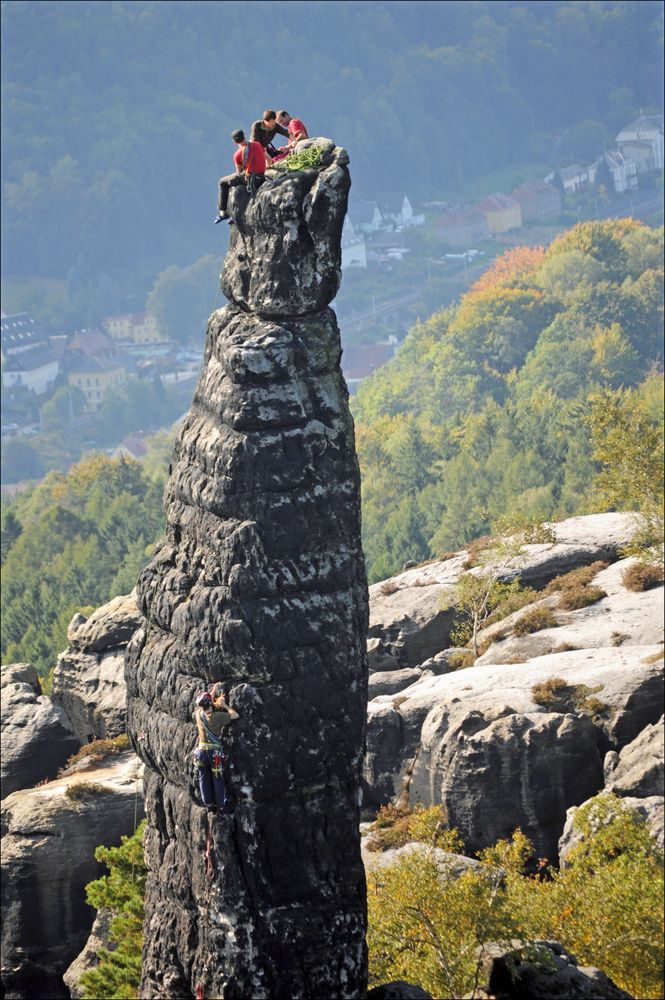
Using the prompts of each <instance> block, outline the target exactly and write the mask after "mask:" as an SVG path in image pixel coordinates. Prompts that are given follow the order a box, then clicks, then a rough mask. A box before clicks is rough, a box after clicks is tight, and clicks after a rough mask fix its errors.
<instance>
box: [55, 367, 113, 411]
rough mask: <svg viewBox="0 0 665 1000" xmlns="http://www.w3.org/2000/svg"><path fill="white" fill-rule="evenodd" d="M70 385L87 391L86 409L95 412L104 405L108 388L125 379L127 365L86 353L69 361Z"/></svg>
mask: <svg viewBox="0 0 665 1000" xmlns="http://www.w3.org/2000/svg"><path fill="white" fill-rule="evenodd" d="M67 367H68V376H67V377H68V381H69V384H70V385H73V386H75V387H76V388H77V389H80V390H81V392H84V393H85V400H86V406H85V408H86V410H87V411H88V412H89V413H95V412H96V411H97V410H98V409H99V408H100V406H101V405H102V400H103V399H104V395H105V393H106V390H107V389H108V388H110V387H111V386H117V385H122V383H123V382H124V381H125V377H126V372H125V366H124V365H123V364H122V363H121V362H119V361H111V360H103V361H102V360H101V359H100V358H90V357H86V356H85V355H81V356H80V357H77V358H73V359H71V361H69V362H68V366H67Z"/></svg>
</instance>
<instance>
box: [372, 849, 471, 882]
mask: <svg viewBox="0 0 665 1000" xmlns="http://www.w3.org/2000/svg"><path fill="white" fill-rule="evenodd" d="M414 853H415V854H424V855H426V856H427V857H428V858H431V859H432V860H433V861H434V863H435V864H436V867H437V869H438V873H439V875H440V876H441V878H442V879H453V878H459V877H460V875H463V874H464V872H467V871H469V870H471V869H476V870H477V869H479V868H480V867H481V864H480V861H476V860H475V859H474V858H467V857H466V855H465V854H453V853H452V852H451V851H444V850H442V848H440V847H430V845H429V844H422V843H420V842H415V841H414V842H411V843H408V844H404V845H403V846H402V847H390V848H388V849H387V850H385V851H370V850H368V849H367V846H366V845H363V862H364V865H365V871H375V870H377V869H381V868H387V867H389V866H390V865H394V864H395V863H396V862H397V861H400V860H401V859H402V858H407V859H408V858H409V856H410V855H412V854H414Z"/></svg>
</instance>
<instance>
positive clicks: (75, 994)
mask: <svg viewBox="0 0 665 1000" xmlns="http://www.w3.org/2000/svg"><path fill="white" fill-rule="evenodd" d="M112 920H113V911H112V910H109V909H107V908H104V909H101V910H98V911H97V916H96V917H95V922H94V924H93V925H92V930H91V931H90V935H89V937H88V940H87V941H86V943H85V947H84V948H83V951H82V952H81V954H80V955H77V957H76V958H75V959H74V961H73V962H72V964H71V965H70V966H69V968H68V969H67V971H66V972H65V974H64V976H63V977H62V978H63V981H64V984H65V986H66V987H67V989H68V990H69V996H70V1000H81V997H82V996H83V990H82V988H81V986H80V982H81V976H82V975H83V973H84V972H89V971H90V970H91V969H94V968H96V967H97V966H98V965H99V949H100V948H106V949H108V950H109V951H114V950H115V948H116V947H117V946H116V944H115V942H113V941H111V939H110V936H109V932H110V929H111V921H112Z"/></svg>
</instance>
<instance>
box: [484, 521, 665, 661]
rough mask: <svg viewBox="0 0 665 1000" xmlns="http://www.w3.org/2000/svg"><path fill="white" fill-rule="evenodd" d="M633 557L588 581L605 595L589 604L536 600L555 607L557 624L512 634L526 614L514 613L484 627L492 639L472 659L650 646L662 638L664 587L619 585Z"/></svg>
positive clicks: (513, 658)
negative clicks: (573, 606)
mask: <svg viewBox="0 0 665 1000" xmlns="http://www.w3.org/2000/svg"><path fill="white" fill-rule="evenodd" d="M595 516H598V515H595ZM634 561H635V560H633V559H621V560H619V562H616V563H614V564H613V565H612V566H608V567H607V569H604V570H601V572H600V573H597V574H596V576H595V577H594V578H593V580H592V584H593V586H595V587H600V588H601V590H604V591H605V593H606V594H607V597H604V598H603V599H602V600H600V601H597V602H596V603H595V604H592V605H590V606H589V607H587V608H580V609H579V610H578V611H562V610H560V609H558V608H557V605H558V603H559V597H558V595H553V596H552V597H548V598H545V599H544V600H542V601H540V602H537V603H538V604H539V605H544V606H547V607H549V608H550V609H551V610H552V611H553V613H554V615H555V617H556V619H557V626H556V627H555V628H547V629H541V630H540V631H539V632H535V633H533V634H532V635H525V636H512V635H511V630H512V627H513V625H514V624H515V622H516V621H517V620H518V619H519V618H520V617H521V616H522V614H523V613H524V612H523V611H516V612H515V613H514V614H512V615H509V616H508V617H507V618H505V619H503V621H501V622H498V623H497V624H496V625H492V626H490V627H489V628H487V629H484V630H483V631H482V632H481V634H480V639H481V641H483V642H485V641H487V640H489V639H493V640H494V641H493V642H492V644H491V645H490V646H489V648H488V649H487V650H486V651H485V652H484V653H483V655H482V656H480V657H479V658H478V659H477V660H476V663H518V662H520V661H524V660H529V659H533V658H534V657H536V656H544V655H545V654H547V653H551V652H554V651H555V650H556V649H558V648H560V647H562V646H568V647H569V648H571V649H580V650H581V649H598V648H601V647H604V646H649V645H652V644H655V643H659V642H662V640H663V610H664V609H663V594H664V591H663V587H662V586H661V587H655V588H654V589H653V590H647V591H644V592H643V593H634V592H633V591H630V590H628V589H627V588H626V587H625V586H624V584H623V581H622V574H623V572H624V571H625V570H626V569H627V568H628V567H629V566H630V565H632V564H633V563H634ZM530 607H531V606H530ZM504 636H505V638H504Z"/></svg>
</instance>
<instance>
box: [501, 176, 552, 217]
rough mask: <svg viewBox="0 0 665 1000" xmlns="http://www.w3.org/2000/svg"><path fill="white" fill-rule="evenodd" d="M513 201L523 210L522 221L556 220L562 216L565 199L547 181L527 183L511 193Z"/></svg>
mask: <svg viewBox="0 0 665 1000" xmlns="http://www.w3.org/2000/svg"><path fill="white" fill-rule="evenodd" d="M510 197H511V198H512V199H513V201H518V202H519V203H520V206H521V209H522V221H523V222H529V221H531V220H532V219H555V218H559V216H560V215H561V207H562V202H563V198H562V196H561V191H560V190H559V189H558V188H556V187H554V186H553V185H552V184H548V183H547V181H527V182H526V183H525V184H520V186H519V187H516V188H515V190H514V191H513V192H512V193H511V195H510Z"/></svg>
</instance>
